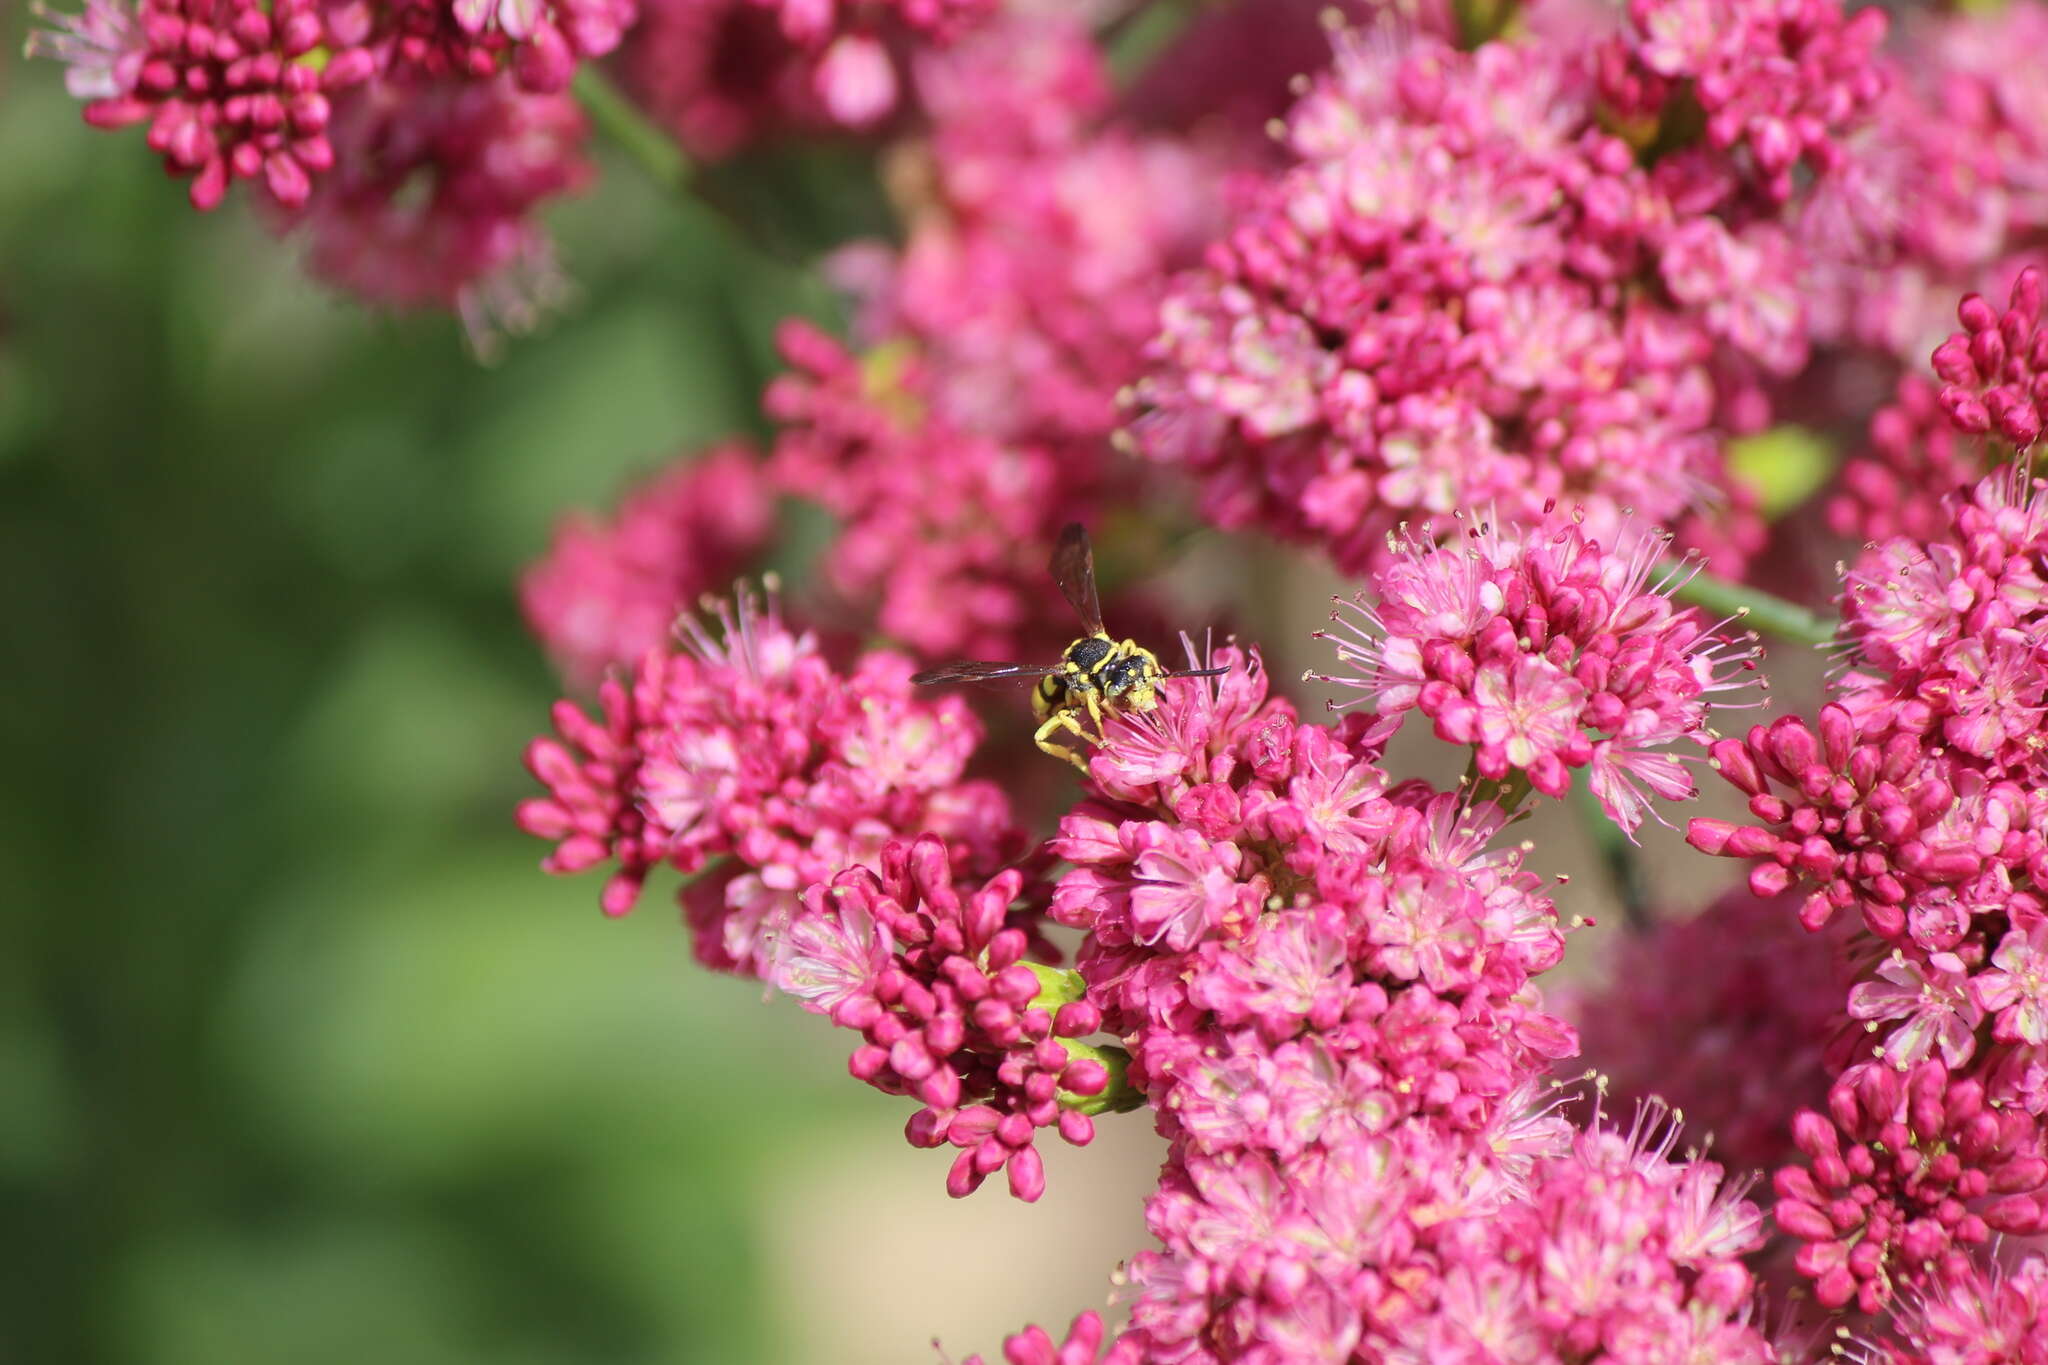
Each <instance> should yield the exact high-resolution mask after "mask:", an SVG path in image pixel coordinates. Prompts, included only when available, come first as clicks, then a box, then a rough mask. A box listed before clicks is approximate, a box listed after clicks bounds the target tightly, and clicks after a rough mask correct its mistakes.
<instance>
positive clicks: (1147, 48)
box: [1102, 0, 1199, 90]
mask: <svg viewBox="0 0 2048 1365" xmlns="http://www.w3.org/2000/svg"><path fill="white" fill-rule="evenodd" d="M1197 8H1199V6H1197V5H1196V4H1195V3H1194V0H1136V3H1134V4H1133V5H1132V6H1131V8H1130V9H1129V10H1127V11H1125V13H1124V14H1123V15H1122V16H1120V17H1119V18H1118V19H1116V20H1115V22H1113V23H1111V24H1110V25H1109V27H1108V28H1107V29H1105V30H1104V31H1103V33H1102V44H1103V48H1104V55H1105V56H1106V58H1107V59H1108V62H1109V70H1110V75H1111V76H1112V77H1113V78H1114V79H1115V81H1116V86H1117V89H1119V90H1128V89H1130V88H1131V87H1132V86H1133V85H1135V84H1137V82H1138V79H1139V77H1141V76H1143V75H1144V74H1145V72H1146V71H1147V70H1148V69H1149V68H1150V67H1151V65H1152V62H1153V60H1154V59H1155V58H1156V57H1158V56H1159V54H1160V53H1162V52H1164V51H1165V50H1166V49H1167V48H1168V47H1170V46H1172V44H1173V40H1174V39H1175V38H1178V37H1179V36H1180V33H1181V30H1182V29H1184V28H1186V27H1187V26H1188V22H1189V21H1190V20H1192V19H1193V18H1194V17H1195V11H1196V9H1197Z"/></svg>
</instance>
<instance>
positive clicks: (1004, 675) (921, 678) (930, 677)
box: [910, 659, 1059, 686]
mask: <svg viewBox="0 0 2048 1365" xmlns="http://www.w3.org/2000/svg"><path fill="white" fill-rule="evenodd" d="M1058 670H1059V665H1058V664H1047V665H1045V666H1044V667H1039V666H1037V665H1034V664H1002V663H993V662H990V661H989V660H986V659H976V660H968V661H965V662H962V663H957V664H940V665H939V666H938V667H937V668H927V669H926V670H925V671H924V672H922V673H919V674H916V675H914V676H913V677H912V678H911V679H910V680H911V681H912V682H914V683H917V684H918V685H919V686H925V685H928V684H931V683H948V682H1003V681H1005V680H1010V681H1016V682H1028V681H1031V680H1032V679H1034V678H1042V677H1044V676H1045V675H1046V674H1048V673H1054V672H1057V671H1058Z"/></svg>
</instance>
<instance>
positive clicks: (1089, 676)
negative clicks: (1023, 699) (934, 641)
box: [911, 522, 1229, 772]
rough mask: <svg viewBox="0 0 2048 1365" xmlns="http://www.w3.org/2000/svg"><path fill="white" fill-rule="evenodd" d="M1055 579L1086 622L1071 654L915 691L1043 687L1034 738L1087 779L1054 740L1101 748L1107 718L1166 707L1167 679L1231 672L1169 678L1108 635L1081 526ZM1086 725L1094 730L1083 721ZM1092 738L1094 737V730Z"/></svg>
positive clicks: (1134, 648) (962, 672)
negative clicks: (1023, 684)
mask: <svg viewBox="0 0 2048 1365" xmlns="http://www.w3.org/2000/svg"><path fill="white" fill-rule="evenodd" d="M1052 577H1053V581H1054V582H1055V583H1057V584H1059V585H1060V593H1061V595H1062V596H1064V597H1065V598H1066V599H1067V604H1068V605H1069V606H1071V607H1073V609H1074V612H1075V614H1076V615H1078V616H1079V617H1080V618H1081V629H1082V630H1084V631H1086V632H1087V634H1085V635H1083V636H1082V637H1081V638H1080V639H1078V640H1076V641H1074V643H1072V644H1070V645H1068V646H1067V649H1066V653H1065V654H1063V655H1061V656H1060V661H1059V662H1058V663H1056V664H1047V665H1043V666H1039V665H1033V664H1008V663H992V662H987V661H971V662H964V663H957V664H942V665H940V666H939V667H937V668H929V669H926V670H925V671H924V672H922V673H920V674H918V675H917V676H916V677H914V678H912V679H911V681H912V682H914V683H946V682H994V681H998V680H1001V679H1006V678H1014V679H1017V680H1020V681H1021V680H1024V679H1029V678H1036V679H1038V686H1037V688H1035V689H1034V690H1033V691H1032V693H1031V712H1032V714H1033V715H1035V716H1036V717H1037V718H1038V720H1039V726H1038V733H1037V734H1035V735H1033V736H1032V738H1033V739H1034V740H1035V741H1037V744H1038V747H1039V748H1041V749H1043V750H1044V751H1045V752H1046V753H1049V754H1052V755H1053V756H1055V757H1057V758H1064V759H1066V760H1067V761H1068V762H1070V763H1072V764H1073V765H1074V766H1075V767H1077V768H1079V769H1080V770H1081V771H1083V772H1086V771H1088V764H1087V761H1086V760H1085V759H1083V758H1082V757H1081V755H1080V754H1078V753H1076V752H1075V751H1074V750H1073V749H1071V748H1068V747H1065V746H1063V745H1059V744H1055V743H1054V742H1053V739H1054V737H1055V736H1057V735H1058V734H1060V733H1061V732H1062V731H1064V732H1066V733H1067V734H1070V735H1072V736H1074V737H1075V738H1076V739H1079V740H1082V741H1084V742H1087V743H1098V744H1099V743H1100V742H1101V740H1102V719H1103V717H1104V716H1106V715H1119V714H1125V713H1131V712H1139V711H1150V710H1151V709H1152V708H1153V707H1155V706H1157V705H1159V683H1160V681H1161V680H1162V679H1165V678H1210V677H1215V676H1216V675H1217V674H1219V673H1227V672H1229V670H1228V669H1225V668H1198V669H1186V670H1183V671H1181V672H1178V673H1169V672H1168V671H1167V670H1166V669H1165V668H1163V667H1161V666H1160V663H1159V656H1158V655H1156V654H1154V653H1153V652H1152V651H1151V650H1149V649H1146V648H1145V647H1144V646H1142V645H1140V644H1138V642H1137V641H1135V640H1112V639H1111V638H1110V637H1109V633H1108V632H1107V631H1105V630H1104V629H1103V628H1102V603H1101V601H1100V600H1099V599H1098V598H1097V597H1096V595H1095V552H1094V550H1092V549H1091V548H1090V547H1089V545H1088V532H1087V530H1086V529H1085V528H1083V527H1082V526H1081V524H1080V523H1079V522H1074V523H1071V524H1070V525H1068V526H1067V528H1066V529H1065V530H1063V531H1061V532H1060V539H1059V543H1058V544H1057V545H1055V546H1054V547H1053V551H1052ZM1083 716H1085V717H1087V724H1086V725H1084V724H1083V723H1082V717H1083ZM1091 726H1092V727H1093V733H1090V727H1091Z"/></svg>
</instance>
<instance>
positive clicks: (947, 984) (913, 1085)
mask: <svg viewBox="0 0 2048 1365" xmlns="http://www.w3.org/2000/svg"><path fill="white" fill-rule="evenodd" d="M876 866H877V868H878V869H879V872H876V871H870V870H869V869H868V868H867V867H855V868H851V869H849V870H847V871H845V872H842V873H841V874H839V875H838V876H837V877H835V878H833V879H832V881H831V882H829V883H819V884H816V885H813V886H811V887H809V888H808V889H807V890H806V891H805V892H804V896H803V909H802V911H801V912H800V913H799V914H798V915H797V916H796V918H795V919H794V920H793V922H792V923H791V926H790V929H789V931H788V935H787V940H788V945H787V946H788V952H787V956H786V958H785V959H784V960H783V962H782V963H781V965H780V966H779V968H778V970H777V973H776V976H775V977H774V984H775V985H777V986H779V987H781V988H782V989H783V990H785V991H787V992H789V993H790V994H792V995H795V996H797V997H798V998H799V999H801V1000H802V1001H803V1002H804V1004H805V1007H806V1008H807V1009H811V1010H814V1011H816V1012H817V1013H820V1014H826V1015H829V1016H831V1019H832V1022H833V1023H835V1024H837V1025H839V1026H840V1027H841V1028H850V1029H855V1030H857V1031H859V1032H860V1033H861V1034H862V1036H863V1037H864V1039H865V1042H864V1043H863V1044H862V1045H861V1047H860V1048H858V1049H857V1050H856V1051H855V1052H854V1054H853V1059H852V1062H851V1069H852V1072H853V1074H854V1075H855V1076H856V1077H858V1078H859V1079H861V1080H863V1081H866V1082H867V1083H868V1084H869V1085H872V1086H874V1087H875V1088H876V1089H878V1090H882V1091H885V1092H887V1093H890V1094H909V1095H914V1096H916V1097H917V1099H918V1100H919V1101H920V1102H921V1103H922V1104H923V1105H924V1108H922V1109H920V1110H919V1111H918V1112H917V1113H916V1114H914V1115H913V1116H912V1117H911V1119H910V1123H909V1125H908V1127H907V1128H906V1130H905V1131H906V1133H907V1135H908V1136H909V1138H910V1140H911V1142H913V1143H914V1144H916V1145H918V1146H920V1147H938V1146H941V1145H944V1144H948V1143H950V1144H951V1145H952V1146H954V1147H957V1148H959V1149H960V1154H959V1156H958V1157H957V1158H955V1160H954V1162H953V1167H952V1170H951V1172H950V1173H949V1174H948V1176H947V1178H946V1188H947V1190H948V1192H950V1193H951V1194H952V1195H953V1196H954V1197H955V1198H958V1197H960V1196H963V1195H966V1194H970V1193H972V1192H973V1191H974V1190H975V1189H977V1188H979V1187H980V1185H981V1183H982V1182H983V1181H984V1180H986V1179H987V1178H988V1177H989V1176H990V1175H992V1174H994V1173H995V1172H996V1171H1000V1170H1006V1171H1007V1172H1008V1177H1009V1185H1010V1193H1012V1194H1013V1195H1015V1196H1016V1197H1017V1198H1019V1199H1023V1200H1027V1201H1030V1200H1036V1199H1037V1198H1038V1196H1039V1195H1040V1194H1041V1193H1042V1192H1043V1191H1044V1189H1045V1166H1044V1163H1043V1161H1042V1160H1041V1159H1040V1157H1039V1155H1038V1151H1037V1149H1036V1147H1034V1146H1033V1145H1032V1144H1033V1140H1034V1138H1035V1137H1036V1135H1037V1132H1038V1130H1040V1129H1044V1128H1051V1127H1057V1128H1058V1129H1059V1132H1060V1135H1061V1136H1062V1137H1064V1138H1065V1139H1066V1140H1067V1141H1068V1142H1071V1143H1074V1144H1075V1145H1077V1146H1081V1145H1086V1144H1087V1143H1088V1142H1089V1141H1090V1140H1091V1139H1092V1138H1093V1137H1094V1135H1095V1125H1094V1121H1093V1120H1092V1119H1091V1118H1090V1117H1089V1116H1088V1114H1087V1112H1085V1111H1086V1109H1087V1108H1088V1107H1090V1104H1091V1102H1092V1101H1095V1100H1096V1097H1098V1096H1101V1095H1103V1093H1104V1092H1105V1091H1106V1090H1108V1088H1109V1085H1110V1080H1111V1073H1110V1068H1109V1066H1108V1065H1107V1064H1106V1062H1105V1060H1104V1056H1113V1055H1114V1054H1101V1055H1098V1054H1097V1053H1096V1050H1095V1049H1092V1048H1089V1047H1087V1046H1086V1045H1084V1044H1079V1043H1077V1042H1075V1041H1074V1040H1078V1039H1081V1038H1086V1037H1087V1036H1089V1035H1090V1034H1093V1033H1095V1032H1097V1031H1098V1030H1099V1029H1100V1028H1101V1026H1102V1013H1101V1011H1100V1010H1098V1009H1096V1007H1095V1006H1093V1005H1091V1004H1089V1003H1088V1002H1087V1001H1085V1000H1082V999H1080V998H1078V995H1076V996H1075V997H1074V998H1069V999H1056V998H1048V989H1047V987H1046V985H1045V984H1044V983H1042V982H1041V980H1040V977H1039V975H1038V973H1036V972H1034V971H1033V970H1032V968H1031V966H1030V965H1029V964H1028V963H1026V961H1025V960H1024V959H1025V955H1026V953H1027V952H1034V951H1035V952H1036V953H1038V954H1041V955H1046V956H1050V955H1051V952H1052V950H1051V947H1050V945H1048V944H1046V943H1045V942H1044V940H1043V938H1042V937H1041V936H1040V934H1039V932H1038V926H1039V922H1040V920H1041V918H1042V915H1043V906H1042V902H1041V903H1040V905H1039V906H1038V907H1036V908H1031V907H1019V908H1013V906H1015V903H1016V902H1017V901H1018V900H1019V898H1020V896H1021V895H1022V894H1023V892H1024V890H1025V886H1024V875H1023V873H1022V872H1020V871H1019V870H1017V869H1015V868H1012V869H1009V870H1007V871H1004V872H1002V873H1000V874H998V875H997V876H996V877H994V878H993V879H991V880H990V881H989V882H988V883H987V884H986V885H984V886H981V887H979V888H978V889H970V888H962V887H956V886H955V885H954V880H953V872H952V865H951V861H950V860H949V858H948V855H947V852H946V848H945V846H944V845H943V844H942V843H940V842H939V841H938V840H936V839H933V838H931V837H929V836H926V837H923V838H920V839H918V840H917V841H916V842H915V843H914V844H908V845H906V844H903V843H891V844H889V845H888V846H887V847H886V848H884V849H883V850H882V852H881V856H880V858H879V859H877V860H876ZM1049 975H1051V974H1049Z"/></svg>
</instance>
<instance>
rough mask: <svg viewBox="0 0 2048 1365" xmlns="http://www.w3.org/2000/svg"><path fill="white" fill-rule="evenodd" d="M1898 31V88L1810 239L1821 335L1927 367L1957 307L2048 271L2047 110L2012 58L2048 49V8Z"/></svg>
mask: <svg viewBox="0 0 2048 1365" xmlns="http://www.w3.org/2000/svg"><path fill="white" fill-rule="evenodd" d="M1901 26H1902V29H1903V32H1902V35H1901V37H1902V41H1901V42H1899V43H1898V44H1896V45H1895V49H1894V51H1893V53H1892V54H1891V56H1890V60H1889V62H1888V66H1889V68H1890V75H1891V80H1890V82H1889V88H1888V89H1887V90H1886V92H1885V94H1884V95H1883V96H1882V97H1881V98H1880V99H1879V101H1878V102H1877V104H1876V105H1875V106H1874V108H1873V110H1872V117H1871V119H1870V120H1869V121H1868V122H1867V123H1866V124H1865V125H1864V126H1863V127H1862V128H1861V129H1860V130H1858V131H1857V132H1856V133H1854V134H1853V135H1852V136H1851V138H1850V139H1849V142H1848V145H1847V148H1846V155H1845V156H1844V157H1843V158H1842V159H1841V161H1840V162H1839V164H1838V165H1837V166H1836V167H1835V168H1834V170H1833V171H1832V172H1831V174H1830V175H1829V176H1828V178H1827V180H1826V181H1825V182H1824V183H1823V184H1822V185H1821V186H1820V188H1819V192H1818V193H1817V194H1816V195H1815V197H1814V200H1813V202H1812V204H1811V205H1810V206H1809V208H1808V210H1807V212H1806V214H1805V217H1804V221H1803V223H1802V232H1803V233H1804V234H1805V235H1806V236H1807V237H1808V238H1809V239H1810V240H1812V241H1813V242H1814V243H1815V244H1816V245H1817V246H1819V247H1820V248H1821V251H1820V252H1819V253H1818V255H1817V257H1816V259H1815V261H1814V269H1813V270H1812V272H1811V273H1810V276H1809V279H1810V282H1811V292H1810V295H1809V297H1810V299H1811V301H1812V303H1813V305H1814V315H1815V324H1816V330H1817V331H1818V332H1820V333H1823V334H1826V335H1828V336H1830V337H1832V338H1834V339H1836V340H1840V341H1846V342H1850V343H1853V344H1855V345H1858V346H1867V347H1873V348H1876V349H1877V350H1878V351H1879V352H1881V353H1883V354H1885V355H1887V356H1890V357H1893V358H1894V359H1895V360H1897V361H1899V362H1903V363H1905V364H1908V365H1911V366H1915V367H1917V366H1919V365H1920V364H1922V363H1923V362H1924V361H1925V359H1926V356H1927V352H1928V351H1929V350H1930V349H1931V348H1932V347H1933V346H1934V345H1936V344H1937V343H1938V342H1939V341H1940V340H1941V337H1942V335H1943V333H1944V332H1945V331H1946V325H1945V323H1946V318H1947V316H1948V314H1949V311H1950V307H1951V301H1952V300H1953V299H1954V298H1955V297H1956V295H1958V294H1961V293H1964V292H1967V291H1970V290H1980V291H1983V292H1986V293H1992V292H1996V293H1997V294H1999V295H2003V294H2004V293H2005V291H2006V290H2007V289H2008V288H2009V287H2010V285H2011V282H2012V279H2013V276H2014V274H2016V273H2017V271H2018V270H2019V269H2020V268H2021V267H2022V266H2024V265H2026V264H2029V263H2038V261H2039V260H2040V258H2041V251H2042V247H2043V245H2044V241H2043V236H2042V234H2043V230H2044V229H2048V217H2044V211H2048V203H2044V201H2043V200H2042V197H2041V195H2040V192H2039V189H2038V186H2039V184H2040V180H2041V175H2042V173H2043V171H2044V169H2048V164H2044V160H2043V158H2044V156H2048V101H2043V100H2042V99H2041V96H2040V92H2039V89H2038V87H2037V85H2036V84H2035V83H2034V82H2033V80H2032V78H2031V74H2030V73H2028V72H2026V71H2025V70H2023V69H2020V68H2017V67H2016V66H2015V64H2014V63H2013V62H2012V61H2011V53H2012V52H2014V51H2020V50H2024V49H2025V48H2026V47H2028V46H2029V45H2031V44H2037V43H2040V42H2041V41H2043V40H2044V39H2048V8H2044V7H2043V6H2042V5H2040V4H2039V3H2036V2H2035V0H2018V2H2017V3H2014V4H2009V5H2000V6H1997V7H1995V8H1985V9H1957V10H1934V9H1919V10H1910V11H1907V12H1906V13H1905V17H1904V18H1903V20H1902V25H1901ZM1928 491H1929V492H1930V493H1932V494H1937V495H1938V494H1939V493H1942V492H1946V491H1947V490H1946V489H1945V488H1939V487H1931V488H1930V489H1929V490H1928Z"/></svg>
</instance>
